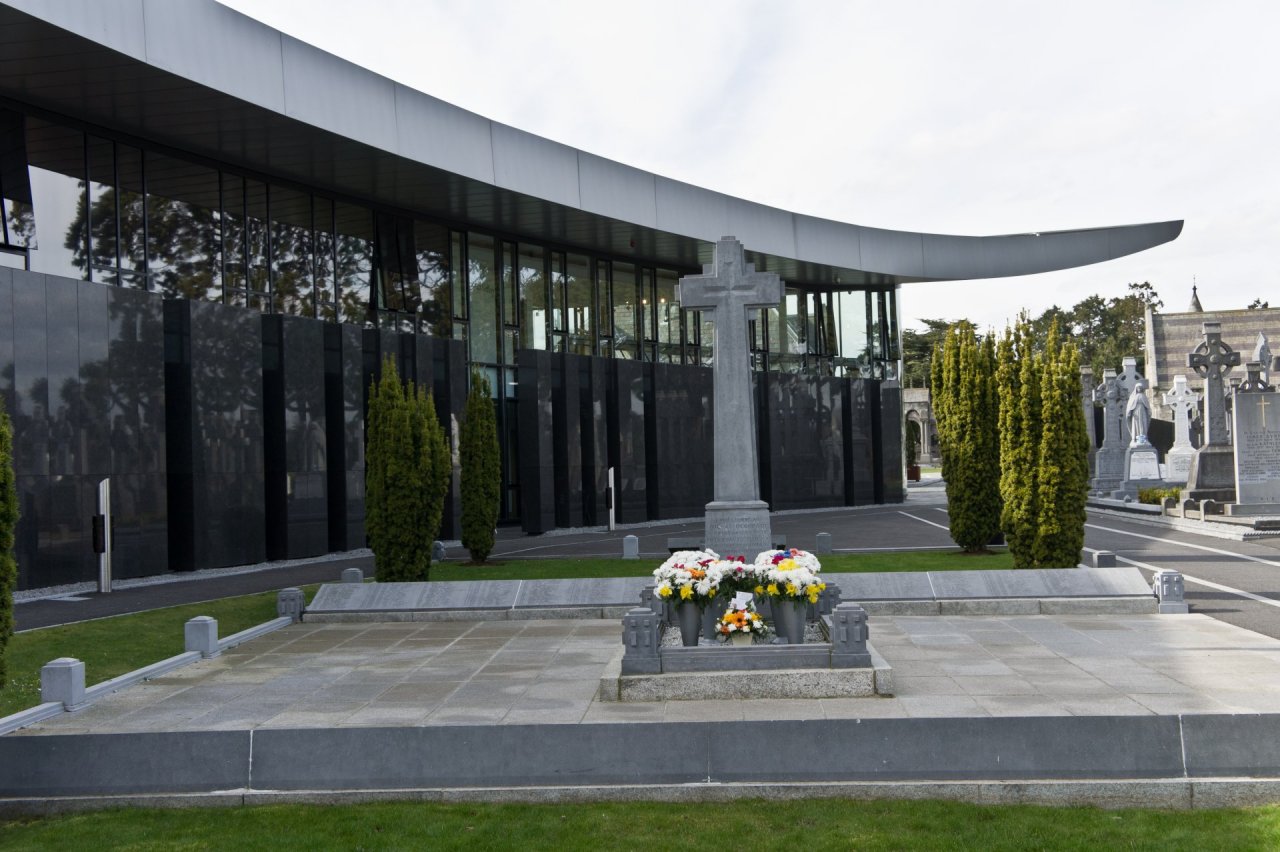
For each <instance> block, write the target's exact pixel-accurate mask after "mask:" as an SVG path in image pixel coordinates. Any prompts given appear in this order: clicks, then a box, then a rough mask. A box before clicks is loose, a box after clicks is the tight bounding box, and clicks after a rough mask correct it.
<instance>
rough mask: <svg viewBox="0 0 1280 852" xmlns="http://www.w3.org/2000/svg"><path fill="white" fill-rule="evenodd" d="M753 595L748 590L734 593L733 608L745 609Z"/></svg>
mask: <svg viewBox="0 0 1280 852" xmlns="http://www.w3.org/2000/svg"><path fill="white" fill-rule="evenodd" d="M754 597H755V595H753V594H751V593H750V592H738V593H737V594H736V595H734V596H733V608H734V609H746V608H747V607H748V606H750V604H751V599H752V598H754Z"/></svg>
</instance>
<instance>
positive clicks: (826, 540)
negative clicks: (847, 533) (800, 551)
mask: <svg viewBox="0 0 1280 852" xmlns="http://www.w3.org/2000/svg"><path fill="white" fill-rule="evenodd" d="M815 538H816V539H817V541H816V543H815V544H814V545H813V552H814V553H830V552H831V533H825V532H820V533H818V535H817V536H815Z"/></svg>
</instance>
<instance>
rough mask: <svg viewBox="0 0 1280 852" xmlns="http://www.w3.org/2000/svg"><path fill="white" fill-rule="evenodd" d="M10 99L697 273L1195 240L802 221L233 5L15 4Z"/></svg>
mask: <svg viewBox="0 0 1280 852" xmlns="http://www.w3.org/2000/svg"><path fill="white" fill-rule="evenodd" d="M5 96H8V97H10V98H12V99H14V100H17V101H22V102H25V103H29V104H33V105H35V106H38V107H42V108H44V109H47V110H49V111H52V112H56V113H61V114H64V115H68V116H73V117H75V118H79V119H81V120H84V121H87V122H91V123H93V124H98V125H101V126H103V127H106V128H110V129H112V130H115V131H117V132H120V133H124V134H126V135H133V136H138V137H142V138H146V139H148V140H155V141H158V142H161V143H164V144H168V145H171V146H172V147H174V148H178V149H181V150H184V151H190V152H194V153H197V154H202V155H204V156H207V157H210V158H212V159H216V160H220V161H224V162H227V163H230V164H233V165H236V166H239V167H242V168H244V169H247V170H250V171H255V172H262V173H266V174H269V175H273V176H279V177H283V178H291V179H293V180H296V181H298V182H301V183H305V184H308V185H312V186H316V187H321V188H326V189H328V190H330V191H333V192H337V193H340V194H343V195H348V196H351V197H354V198H357V199H366V200H369V201H373V202H376V203H380V204H384V205H388V206H391V207H396V208H401V209H404V210H406V211H416V212H420V213H425V214H431V215H436V216H440V217H444V218H447V219H450V220H454V221H459V222H465V223H468V224H470V225H473V226H475V227H479V228H494V229H498V230H501V231H507V232H511V233H515V234H519V235H522V236H527V237H530V238H534V239H543V240H547V241H551V242H557V243H563V244H567V245H573V246H580V247H583V248H585V249H589V250H595V251H601V252H607V253H610V254H613V255H620V256H627V255H635V256H637V257H640V258H644V259H646V260H650V261H655V262H659V263H672V264H677V265H682V266H696V265H697V264H700V263H705V262H709V261H710V259H711V249H712V246H713V245H714V243H715V241H716V240H717V239H719V238H720V237H721V236H723V235H726V234H732V235H734V236H736V237H737V238H738V239H740V240H741V241H742V242H743V244H744V245H745V246H746V247H747V249H748V258H749V259H750V260H752V261H753V262H755V264H756V266H757V268H758V269H761V270H766V269H767V270H770V271H774V272H777V273H778V274H780V275H782V277H783V278H785V279H787V280H788V281H794V282H805V283H808V284H813V285H828V286H831V285H836V286H848V285H860V284H896V283H899V282H906V281H938V280H951V279H972V278H998V277H1004V276H1010V275H1027V274H1031V273H1037V272H1048V271H1051V270H1056V269H1067V268H1070V267H1075V266H1083V265H1086V264H1090V263H1097V262H1100V261H1104V260H1111V259H1113V258H1117V257H1122V256H1124V255H1127V254H1133V253H1134V252H1139V251H1142V250H1144V249H1148V248H1151V247H1153V246H1157V245H1160V244H1162V243H1166V242H1169V241H1170V240H1173V239H1175V238H1176V237H1177V236H1178V234H1179V233H1180V232H1181V231H1182V222H1181V221H1171V222H1157V223H1152V224H1145V225H1126V226H1119V227H1108V228H1092V229H1084V230H1074V231H1057V232H1044V233H1035V234H1013V235H1006V236H990V237H967V236H953V235H945V234H922V233H913V232H909V231H890V230H884V229H880V228H868V227H863V226H861V225H851V224H845V223H842V222H835V221H832V220H829V219H820V218H817V217H813V216H805V215H803V214H800V213H792V212H789V211H786V210H780V209H778V208H775V207H767V206H765V205H762V204H755V203H752V202H750V201H744V200H742V199H739V198H734V197H732V196H728V195H724V194H721V193H717V192H712V191H710V190H706V189H702V188H700V187H696V186H692V185H690V184H687V183H682V182H680V181H675V180H671V179H668V178H664V177H661V176H659V175H654V174H651V173H649V172H645V171H641V170H640V169H635V168H631V167H629V166H625V165H622V164H621V163H617V162H613V161H611V160H607V159H604V158H602V157H598V156H595V155H594V154H589V153H587V152H585V151H579V150H577V149H574V148H571V147H569V146H567V145H561V144H559V143H556V142H552V141H550V140H548V139H543V138H542V137H539V136H535V135H533V134H531V133H526V132H524V131H522V130H518V129H516V128H514V127H509V126H507V125H504V124H500V123H498V122H495V121H490V120H489V119H486V118H484V117H482V116H479V115H476V114H475V113H471V112H468V111H466V110H463V109H460V108H458V107H455V106H453V105H451V104H448V103H445V102H444V101H441V100H438V99H436V98H433V97H431V96H430V95H426V94H423V93H421V92H418V91H416V90H414V89H410V88H408V87H406V86H403V85H401V84H399V83H396V82H395V81H393V80H390V79H388V78H386V77H381V76H379V75H377V74H375V73H373V72H371V71H368V70H367V69H364V68H361V67H359V66H357V65H353V64H352V63H350V62H347V61H345V60H342V59H339V58H337V57H335V56H333V55H331V54H328V53H325V52H324V51H321V50H319V49H317V48H315V47H312V46H311V45H308V44H306V43H304V42H301V41H298V40H297V39H294V38H292V37H290V36H287V35H285V34H283V33H281V32H279V31H277V30H273V29H271V28H270V27H268V26H266V25H264V24H262V23H259V22H258V21H255V20H253V19H251V18H248V17H245V16H244V15H241V14H240V13H238V12H236V11H234V10H232V9H229V8H227V7H225V6H222V5H220V4H218V3H216V2H214V0H6V2H3V3H0V97H5Z"/></svg>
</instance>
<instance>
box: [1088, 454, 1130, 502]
mask: <svg viewBox="0 0 1280 852" xmlns="http://www.w3.org/2000/svg"><path fill="white" fill-rule="evenodd" d="M1125 470H1126V467H1125V451H1124V450H1123V449H1121V448H1119V447H1103V448H1102V449H1100V450H1098V454H1097V455H1096V456H1095V457H1094V471H1095V474H1094V477H1093V480H1092V481H1091V482H1090V483H1089V485H1090V490H1091V491H1092V492H1093V493H1094V494H1099V495H1103V496H1105V495H1107V494H1110V493H1111V492H1112V491H1114V490H1115V489H1117V488H1119V487H1120V485H1121V483H1123V482H1124V471H1125Z"/></svg>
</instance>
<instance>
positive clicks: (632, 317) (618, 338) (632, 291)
mask: <svg viewBox="0 0 1280 852" xmlns="http://www.w3.org/2000/svg"><path fill="white" fill-rule="evenodd" d="M640 302H641V300H640V291H639V290H638V289H637V287H636V268H635V265H634V264H631V263H615V264H614V265H613V351H614V357H616V358H636V357H639V338H640V326H641V323H642V322H643V315H642V313H641V304H640Z"/></svg>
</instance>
